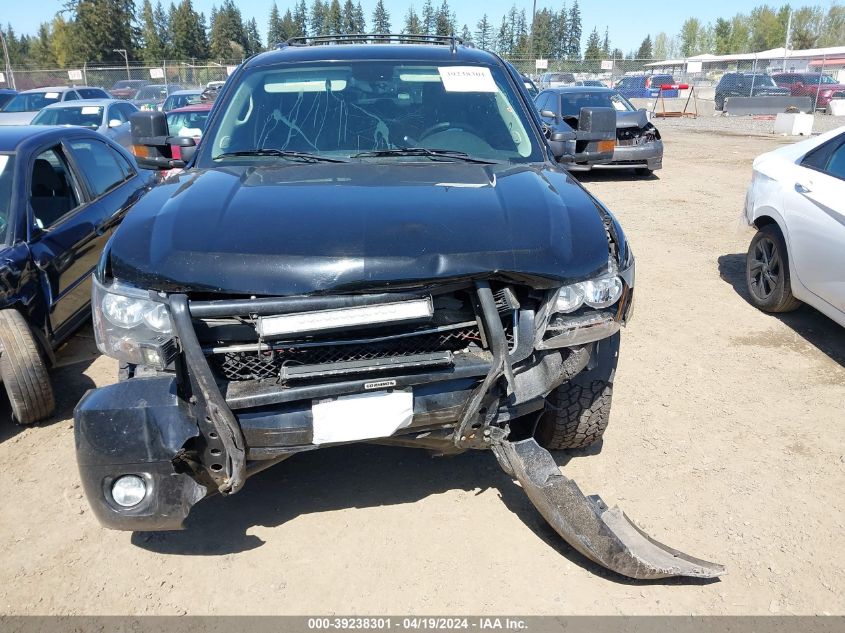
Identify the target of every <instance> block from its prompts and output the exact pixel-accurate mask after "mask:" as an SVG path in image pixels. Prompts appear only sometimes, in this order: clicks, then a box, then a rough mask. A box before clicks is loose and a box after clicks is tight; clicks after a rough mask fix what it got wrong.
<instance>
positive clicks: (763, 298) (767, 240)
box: [745, 127, 845, 326]
mask: <svg viewBox="0 0 845 633" xmlns="http://www.w3.org/2000/svg"><path fill="white" fill-rule="evenodd" d="M745 218H746V220H747V221H748V223H749V224H750V225H752V226H754V227H755V228H756V229H757V234H756V235H755V236H754V239H752V240H751V245H750V246H749V247H748V255H747V256H746V274H745V277H746V283H747V285H748V292H749V294H750V295H751V302H752V303H753V304H754V305H755V306H757V307H758V308H760V309H761V310H765V311H766V312H788V311H790V310H795V309H796V308H798V307H799V306H800V305H801V303H802V302H804V303H808V304H809V305H811V306H813V307H814V308H816V309H817V310H819V311H820V312H822V313H824V314H826V315H827V316H829V317H830V318H831V319H833V320H834V321H836V322H837V323H839V324H840V325H842V326H845V127H843V128H839V129H837V130H834V131H832V132H828V133H826V134H822V135H821V136H818V137H816V138H811V139H809V140H806V141H803V142H801V143H796V144H794V145H789V146H786V147H782V148H779V149H776V150H775V151H773V152H769V153H767V154H763V155H761V156H758V157H757V158H756V159H755V160H754V175H753V179H752V181H751V186H750V187H749V188H748V193H747V195H746V199H745Z"/></svg>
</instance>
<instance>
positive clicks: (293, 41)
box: [276, 33, 472, 52]
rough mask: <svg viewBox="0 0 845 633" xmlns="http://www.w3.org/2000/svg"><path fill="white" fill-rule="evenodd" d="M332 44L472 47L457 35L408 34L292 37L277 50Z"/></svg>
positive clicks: (454, 48)
mask: <svg viewBox="0 0 845 633" xmlns="http://www.w3.org/2000/svg"><path fill="white" fill-rule="evenodd" d="M332 44H335V45H337V44H434V45H440V46H447V45H448V46H450V47H451V49H452V52H455V51H456V50H457V48H458V46H459V45H460V46H468V47H472V43H467V42H464V41H463V40H462V39H461V38H459V37H455V35H412V34H408V33H366V34H365V33H345V34H338V35H308V36H298V37H291V38H289V39H287V40H285V41H284V42H282V43H281V44H277V45H276V48H285V47H287V46H326V45H332Z"/></svg>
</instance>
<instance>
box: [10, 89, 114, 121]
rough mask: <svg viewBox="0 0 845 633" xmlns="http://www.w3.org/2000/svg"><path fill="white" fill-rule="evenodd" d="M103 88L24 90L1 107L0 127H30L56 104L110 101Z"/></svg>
mask: <svg viewBox="0 0 845 633" xmlns="http://www.w3.org/2000/svg"><path fill="white" fill-rule="evenodd" d="M108 98H109V94H108V93H107V92H106V91H105V90H103V89H102V88H92V87H90V86H72V87H70V88H69V87H67V86H54V87H47V88H33V89H32V90H24V91H23V92H19V93H17V94H15V95H14V96H12V98H11V99H9V100H8V101H7V102H6V103H5V105H3V106H2V107H0V125H28V124H29V123H30V122H31V121H32V119H33V118H34V117H35V114H36V113H37V112H38V111H40V110H41V109H42V108H45V107H47V106H48V105H52V104H54V103H65V102H68V101H79V100H84V99H108Z"/></svg>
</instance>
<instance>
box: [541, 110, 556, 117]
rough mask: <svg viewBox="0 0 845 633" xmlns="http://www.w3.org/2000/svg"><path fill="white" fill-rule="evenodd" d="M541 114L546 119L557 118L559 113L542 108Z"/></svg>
mask: <svg viewBox="0 0 845 633" xmlns="http://www.w3.org/2000/svg"><path fill="white" fill-rule="evenodd" d="M540 116H541V117H543V118H544V119H557V114H556V113H554V112H552V111H551V110H540Z"/></svg>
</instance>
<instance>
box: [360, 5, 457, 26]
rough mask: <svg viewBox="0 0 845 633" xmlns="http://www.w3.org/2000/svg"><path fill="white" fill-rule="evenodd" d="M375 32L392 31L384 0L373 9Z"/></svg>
mask: <svg viewBox="0 0 845 633" xmlns="http://www.w3.org/2000/svg"><path fill="white" fill-rule="evenodd" d="M444 2H445V0H444ZM373 33H390V13H388V12H387V8H386V7H385V6H384V0H378V2H376V8H375V10H374V11H373Z"/></svg>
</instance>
